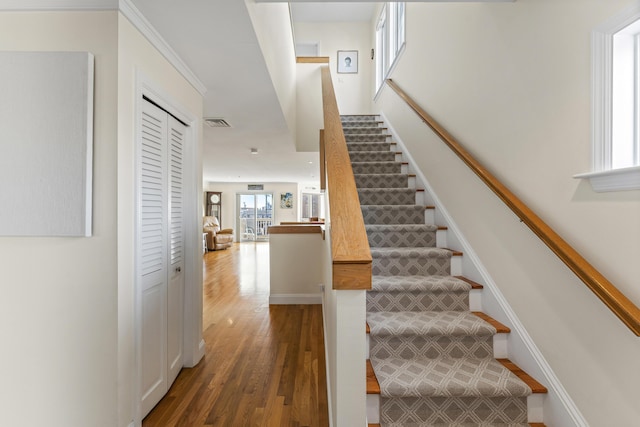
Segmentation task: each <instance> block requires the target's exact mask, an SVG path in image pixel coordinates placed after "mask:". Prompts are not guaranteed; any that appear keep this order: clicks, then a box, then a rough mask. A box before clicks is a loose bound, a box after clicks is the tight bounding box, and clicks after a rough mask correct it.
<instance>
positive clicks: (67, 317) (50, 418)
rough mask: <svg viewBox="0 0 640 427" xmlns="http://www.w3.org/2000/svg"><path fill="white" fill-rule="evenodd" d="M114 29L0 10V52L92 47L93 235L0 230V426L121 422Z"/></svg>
mask: <svg viewBox="0 0 640 427" xmlns="http://www.w3.org/2000/svg"><path fill="white" fill-rule="evenodd" d="M116 31H117V14H116V13H115V12H93V13H84V12H68V13H67V12H57V13H39V12H27V13H22V12H9V13H7V12H3V13H0V50H24V51H67V50H77V51H89V52H91V53H93V54H94V55H95V111H94V154H93V165H94V175H93V235H92V236H91V237H88V238H41V237H29V238H21V237H13V238H7V237H0V258H1V259H2V266H3V269H2V270H3V272H2V281H1V282H0V283H1V285H0V288H1V289H2V298H0V325H2V326H0V336H1V337H2V348H3V351H2V352H1V353H0V354H1V355H0V366H2V388H1V391H0V402H2V403H1V404H0V408H1V410H0V425H3V426H23V427H34V426H43V425H46V426H52V427H81V426H104V427H112V426H116V425H118V415H117V410H116V409H117V386H118V358H117V349H118V346H117V339H118V322H117V320H118V317H117V312H118V306H117V303H118V300H117V298H118V288H117V269H118V266H117V262H116V261H117V260H116V244H117V240H116V235H117V233H116V231H117V228H116V226H117V221H116V219H117V216H116V213H117V212H116V206H117V203H116V202H117V199H116V176H117V175H116V170H117V157H116V153H117V150H116V148H117V147H116V142H117V133H116V131H117V128H116V102H117V52H116V49H117V32H116ZM0 102H1V100H0ZM34 120H37V118H35V117H34ZM15 143H16V144H19V143H20V141H15ZM0 155H5V154H1V153H0ZM24 167H25V168H29V167H30V165H28V164H25V165H24ZM15 185H20V183H19V182H16V183H15ZM38 191H39V189H38V188H25V189H24V192H25V197H37V195H38ZM41 214H42V215H43V216H45V215H47V211H46V206H43V210H42V212H41Z"/></svg>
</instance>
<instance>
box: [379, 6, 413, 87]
mask: <svg viewBox="0 0 640 427" xmlns="http://www.w3.org/2000/svg"><path fill="white" fill-rule="evenodd" d="M405 44H406V4H405V2H387V3H384V4H383V6H382V10H381V11H380V15H379V17H378V21H377V24H376V51H375V61H376V64H375V66H376V96H375V97H377V96H378V94H379V93H380V90H381V89H382V87H383V86H384V81H385V80H386V79H387V78H388V76H389V75H390V74H391V72H392V71H393V69H394V68H395V66H396V64H397V63H398V60H399V58H400V55H401V54H402V52H403V51H404V47H405Z"/></svg>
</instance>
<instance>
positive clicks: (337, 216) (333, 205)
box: [321, 66, 371, 290]
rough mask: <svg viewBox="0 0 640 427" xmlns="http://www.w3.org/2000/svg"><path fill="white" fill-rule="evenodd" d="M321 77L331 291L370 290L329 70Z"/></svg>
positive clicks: (365, 250) (359, 220)
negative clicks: (331, 272)
mask: <svg viewBox="0 0 640 427" xmlns="http://www.w3.org/2000/svg"><path fill="white" fill-rule="evenodd" d="M321 73H322V102H323V114H324V132H322V135H323V138H324V157H325V161H326V177H327V191H328V193H329V212H330V218H331V254H332V263H333V269H332V270H333V289H360V290H362V289H371V251H370V249H369V241H368V239H367V233H366V230H365V227H364V220H363V219H362V211H361V210H360V202H359V200H358V191H357V189H356V182H355V178H354V176H353V170H352V168H351V161H350V159H349V152H348V150H347V143H346V140H345V137H344V132H343V130H342V122H341V120H340V113H339V112H338V103H337V101H336V97H335V92H334V89H333V82H332V81H331V72H330V71H329V67H328V66H323V67H322V69H321Z"/></svg>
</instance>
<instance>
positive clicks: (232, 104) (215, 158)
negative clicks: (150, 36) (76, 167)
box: [131, 0, 374, 183]
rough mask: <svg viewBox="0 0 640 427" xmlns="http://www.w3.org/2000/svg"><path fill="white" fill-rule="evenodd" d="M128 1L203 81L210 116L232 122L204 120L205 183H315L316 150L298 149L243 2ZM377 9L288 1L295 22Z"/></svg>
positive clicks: (360, 16)
mask: <svg viewBox="0 0 640 427" xmlns="http://www.w3.org/2000/svg"><path fill="white" fill-rule="evenodd" d="M131 1H132V3H133V4H134V5H135V6H136V7H137V8H138V9H139V10H140V12H142V14H143V15H144V16H145V17H146V19H147V20H148V21H149V22H150V23H151V25H153V27H154V28H155V29H156V30H157V31H158V32H159V33H160V34H161V36H162V37H163V38H164V39H165V41H166V42H167V43H168V44H169V45H170V46H171V48H172V49H173V50H174V51H175V52H176V53H177V54H178V55H179V56H180V58H181V59H182V60H183V61H184V63H185V64H186V65H187V66H188V67H189V68H190V69H191V71H192V72H193V73H194V74H195V75H196V76H197V78H198V79H199V80H200V81H201V82H202V83H203V84H204V86H205V87H206V89H207V92H206V94H205V96H204V115H205V117H215V118H224V119H226V121H227V122H229V124H230V125H231V128H210V127H208V126H206V125H205V126H204V135H203V136H204V157H203V180H204V181H205V182H212V181H213V182H254V183H260V182H317V181H318V176H319V168H318V154H317V153H308V152H300V153H298V152H296V151H295V143H294V141H293V139H292V135H290V134H289V131H288V128H287V125H286V122H285V118H284V116H283V114H282V111H281V108H280V104H279V102H278V98H277V96H276V92H275V90H274V88H273V84H272V83H271V78H270V76H269V73H268V71H267V67H266V65H265V61H264V58H263V56H262V52H261V50H260V46H259V44H258V40H257V38H256V35H255V32H254V30H253V27H252V24H251V19H250V18H249V13H248V11H247V8H246V6H245V2H244V1H242V0H213V1H212V0H182V1H180V2H176V1H174V0H131ZM258 1H264V2H269V1H271V0H258ZM373 9H374V3H368V2H359V3H348V2H331V3H328V2H319V3H315V2H306V1H305V2H295V3H292V4H291V12H292V19H293V20H294V21H295V22H306V21H313V22H320V21H324V22H330V21H345V20H346V19H348V20H349V21H357V20H370V18H371V14H372V13H373ZM251 148H257V150H258V154H251Z"/></svg>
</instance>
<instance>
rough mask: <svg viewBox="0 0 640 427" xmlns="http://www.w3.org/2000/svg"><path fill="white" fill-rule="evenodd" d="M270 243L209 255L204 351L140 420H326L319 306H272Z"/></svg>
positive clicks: (164, 426) (158, 425) (192, 424)
mask: <svg viewBox="0 0 640 427" xmlns="http://www.w3.org/2000/svg"><path fill="white" fill-rule="evenodd" d="M268 251H269V245H268V243H242V244H235V245H234V246H233V247H232V248H229V249H227V250H223V251H216V252H209V253H207V254H205V255H204V313H203V318H204V320H203V330H204V339H205V342H206V356H205V358H204V359H203V360H202V361H201V362H200V363H199V364H198V365H197V366H196V367H195V368H191V369H183V370H182V372H181V373H180V375H179V376H178V378H177V379H176V381H175V383H174V384H173V386H172V387H171V389H170V390H169V392H168V393H167V395H166V396H165V397H164V398H163V399H162V400H161V401H160V403H158V405H157V406H156V407H155V408H154V409H153V411H151V413H150V414H149V415H148V416H147V417H146V418H145V420H144V421H143V427H171V426H184V427H199V426H216V427H226V426H229V427H231V426H233V427H236V426H278V427H283V426H292V427H293V426H295V427H302V426H318V427H325V426H328V425H329V422H328V410H327V386H326V373H325V353H324V343H323V331H322V307H321V306H319V305H288V306H284V305H280V306H269V304H268V298H269V253H268Z"/></svg>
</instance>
